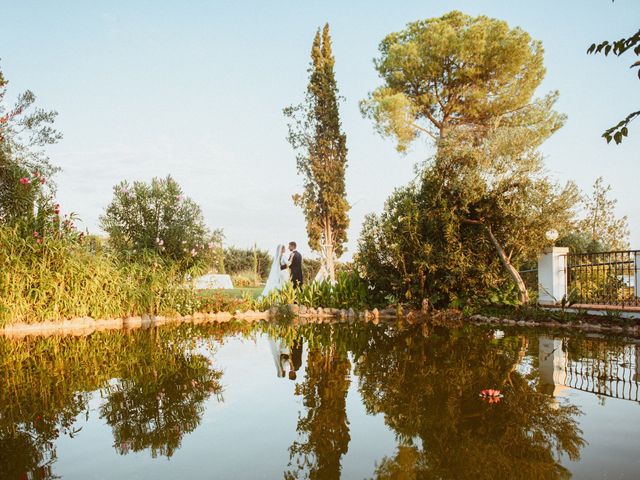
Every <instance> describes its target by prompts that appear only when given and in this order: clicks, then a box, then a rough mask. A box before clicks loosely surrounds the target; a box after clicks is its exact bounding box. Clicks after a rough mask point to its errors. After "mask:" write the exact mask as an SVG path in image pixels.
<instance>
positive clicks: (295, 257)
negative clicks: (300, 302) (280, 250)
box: [289, 242, 303, 288]
mask: <svg viewBox="0 0 640 480" xmlns="http://www.w3.org/2000/svg"><path fill="white" fill-rule="evenodd" d="M296 248H298V246H297V245H296V242H289V250H290V251H291V257H290V259H291V265H290V267H289V268H290V269H291V281H292V282H293V286H294V287H296V288H298V287H300V286H302V282H303V279H302V255H300V252H299V251H298V250H296Z"/></svg>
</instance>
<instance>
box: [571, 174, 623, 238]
mask: <svg viewBox="0 0 640 480" xmlns="http://www.w3.org/2000/svg"><path fill="white" fill-rule="evenodd" d="M610 192H611V186H610V185H605V183H604V179H603V178H602V177H598V178H597V179H596V181H595V182H594V184H593V192H592V194H591V195H586V196H584V197H583V199H582V206H583V209H584V216H583V217H582V218H581V219H580V220H579V221H578V223H577V229H576V230H577V232H581V233H582V234H583V235H585V236H586V237H587V238H588V239H589V240H590V242H591V243H592V244H595V243H599V244H601V245H602V246H603V248H604V249H605V250H624V249H626V248H629V224H628V222H627V216H626V215H625V216H623V217H620V218H617V217H616V213H615V209H616V204H617V203H618V201H617V200H616V199H613V198H609V193H610Z"/></svg>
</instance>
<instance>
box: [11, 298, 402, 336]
mask: <svg viewBox="0 0 640 480" xmlns="http://www.w3.org/2000/svg"><path fill="white" fill-rule="evenodd" d="M287 310H288V313H289V314H292V315H294V316H296V317H299V318H301V319H306V320H311V321H314V322H319V323H322V322H323V321H327V322H328V321H335V320H344V321H347V320H356V319H358V320H372V321H375V320H376V319H391V318H397V317H398V316H402V315H403V312H402V311H400V312H398V310H396V309H385V310H382V311H378V310H377V309H373V310H371V311H369V310H364V311H355V310H353V309H351V308H350V309H348V310H346V309H337V308H306V307H301V306H298V305H287V306H286V310H285V312H284V313H286V312H287ZM282 314H283V311H282V310H281V309H278V308H277V307H273V308H271V309H269V310H264V311H253V310H247V311H239V310H238V311H236V312H235V313H230V312H210V313H202V312H197V313H194V314H193V315H174V316H163V315H141V316H130V317H123V318H103V319H94V318H92V317H77V318H71V319H64V320H57V321H45V322H36V323H26V322H16V323H12V324H10V325H6V326H5V327H3V328H1V329H0V336H3V337H28V336H53V335H70V336H85V335H90V334H91V333H93V332H96V331H104V330H133V329H138V328H151V327H157V326H161V325H166V324H181V323H194V324H200V323H224V322H229V321H232V320H240V321H246V322H256V321H261V320H266V321H269V320H275V319H277V318H280V317H281V315H282Z"/></svg>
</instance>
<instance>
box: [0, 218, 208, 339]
mask: <svg viewBox="0 0 640 480" xmlns="http://www.w3.org/2000/svg"><path fill="white" fill-rule="evenodd" d="M184 275H185V272H184V269H183V268H181V265H180V264H179V263H176V262H169V261H166V260H163V259H162V258H159V257H157V256H154V255H153V254H149V255H148V256H145V257H142V258H140V257H138V258H136V260H135V261H127V260H126V259H122V258H121V257H116V256H115V255H113V254H112V253H110V252H109V251H108V250H98V251H95V250H92V249H91V248H89V245H88V244H87V242H86V241H85V242H83V241H73V242H72V241H69V240H68V239H65V238H56V237H47V238H44V239H42V240H41V241H39V242H36V241H34V239H33V238H28V237H25V236H24V235H21V234H20V232H18V231H17V229H15V228H9V227H0V327H3V326H5V325H8V324H11V323H14V322H26V323H35V322H42V321H56V320H61V319H67V318H74V317H83V316H89V317H93V318H112V317H122V316H129V315H141V314H162V315H170V314H175V313H193V311H195V310H197V308H198V307H199V301H198V299H197V297H196V293H195V291H193V290H192V289H190V288H188V287H186V286H185V285H184V280H183V279H184Z"/></svg>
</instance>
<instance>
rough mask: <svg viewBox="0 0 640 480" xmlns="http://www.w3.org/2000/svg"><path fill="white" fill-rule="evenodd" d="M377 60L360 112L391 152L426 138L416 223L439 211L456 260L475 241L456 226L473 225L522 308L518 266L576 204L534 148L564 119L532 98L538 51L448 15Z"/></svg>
mask: <svg viewBox="0 0 640 480" xmlns="http://www.w3.org/2000/svg"><path fill="white" fill-rule="evenodd" d="M380 54H381V55H380V58H378V59H377V60H375V66H376V69H377V70H378V73H379V74H380V76H381V78H382V79H383V82H384V84H383V85H382V86H381V87H379V88H378V89H376V90H375V91H374V92H373V93H372V94H370V96H369V98H368V100H365V101H363V102H362V103H361V108H362V112H363V114H364V115H366V116H368V117H370V118H371V119H373V121H374V123H375V125H376V127H377V129H378V130H379V132H380V133H382V134H383V135H385V136H392V137H394V138H395V139H396V140H397V147H398V150H400V151H405V150H406V149H407V148H408V146H409V145H410V144H411V142H413V141H414V140H415V139H416V138H418V137H419V136H420V135H422V134H425V135H427V136H428V137H429V138H431V139H432V140H433V142H434V146H435V147H436V153H435V156H434V161H433V162H432V163H431V164H429V165H428V166H427V168H426V171H425V178H428V181H426V183H425V184H424V185H423V188H422V191H423V192H425V193H426V194H427V195H428V196H429V201H427V202H424V203H423V204H424V205H425V207H426V208H427V209H428V211H427V212H424V213H423V215H426V216H429V215H435V214H437V213H438V212H439V213H440V214H442V215H444V218H443V222H441V228H439V229H438V230H439V231H440V232H441V234H440V237H441V238H443V236H444V237H449V238H448V239H447V241H452V240H453V239H452V238H451V237H452V236H453V237H455V241H458V242H462V244H463V245H465V247H464V248H463V249H462V250H461V251H460V255H464V254H465V251H466V252H469V251H471V250H474V249H477V247H478V246H482V244H483V242H480V243H478V241H479V239H478V237H477V236H474V235H471V238H473V241H472V242H470V243H465V242H464V241H463V237H465V235H466V234H465V233H464V232H463V231H462V230H465V229H467V228H468V227H469V226H475V227H476V228H477V229H479V231H480V232H481V233H483V234H484V235H485V236H486V237H487V239H488V240H489V243H490V245H491V246H492V248H493V249H494V251H495V254H497V256H498V258H499V260H500V262H501V263H502V265H503V267H504V270H505V272H506V273H508V275H509V277H510V278H511V279H512V281H513V282H514V284H515V285H516V286H517V288H518V292H519V300H520V302H526V301H528V293H527V290H526V288H525V286H524V282H523V281H522V278H521V277H520V275H519V273H518V271H517V268H516V267H517V263H518V262H520V261H522V259H524V258H526V257H527V256H531V255H535V253H537V252H534V251H535V250H538V249H539V248H540V247H541V245H542V244H543V243H544V241H545V240H544V232H545V231H546V230H548V229H549V228H550V226H553V227H554V228H557V229H563V228H565V227H566V224H567V223H568V222H569V220H570V218H571V213H572V212H571V207H572V206H573V204H574V203H575V201H576V200H577V190H576V188H575V186H574V185H572V184H568V185H566V186H565V187H560V186H558V185H556V184H555V183H554V182H553V181H552V180H551V179H550V178H548V176H547V175H546V174H545V172H544V168H543V163H542V156H541V154H540V153H539V151H538V150H537V149H538V147H539V146H540V145H541V144H542V143H543V142H544V141H545V140H546V139H547V138H548V137H549V136H550V135H552V134H553V133H554V132H555V131H557V130H558V129H559V128H560V127H561V126H562V124H563V122H564V117H563V116H562V115H560V114H558V113H556V112H555V111H553V105H554V103H555V101H556V99H557V92H552V93H549V94H548V95H546V96H545V97H543V98H534V97H533V95H534V92H535V90H536V88H537V87H538V86H539V84H540V82H541V81H542V79H543V77H544V74H545V69H544V65H543V49H542V45H541V43H540V42H539V41H535V40H532V39H531V37H530V36H529V34H528V33H527V32H525V31H523V30H521V29H520V28H513V29H511V28H509V26H508V24H507V23H506V22H504V21H501V20H496V19H491V18H488V17H485V16H479V17H470V16H468V15H464V14H463V13H461V12H458V11H453V12H451V13H448V14H446V15H444V16H442V17H440V18H434V19H428V20H425V21H419V22H414V23H410V24H409V25H408V26H407V28H406V29H405V30H403V31H401V32H397V33H392V34H390V35H388V36H387V37H386V38H385V39H384V40H383V41H382V43H381V44H380ZM423 182H424V181H423ZM445 225H446V226H447V228H444V226H445ZM424 240H425V241H427V242H429V241H432V239H430V238H429V237H427V238H425V239H424ZM485 261H486V260H485ZM428 267H429V266H428V265H425V266H424V268H425V269H428ZM412 268H413V267H412Z"/></svg>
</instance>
